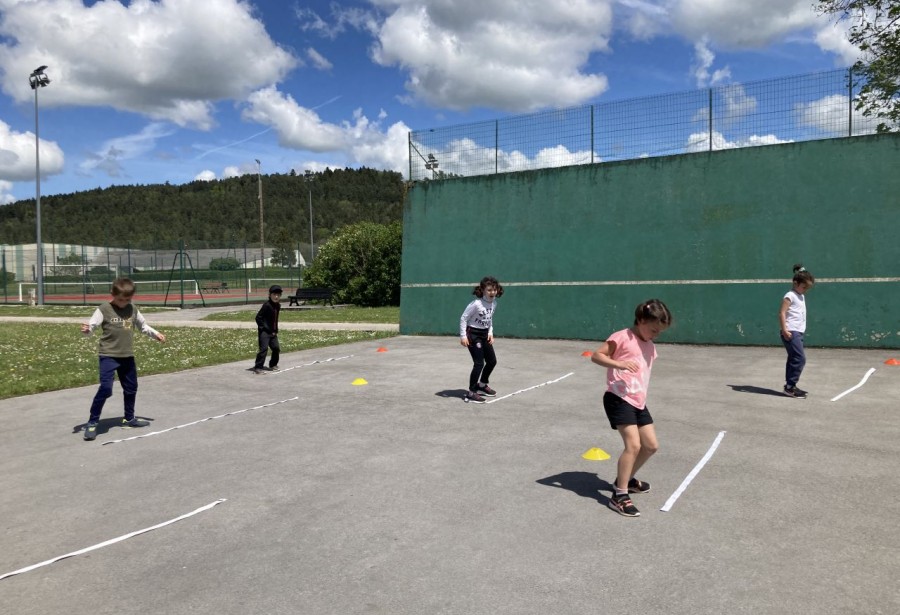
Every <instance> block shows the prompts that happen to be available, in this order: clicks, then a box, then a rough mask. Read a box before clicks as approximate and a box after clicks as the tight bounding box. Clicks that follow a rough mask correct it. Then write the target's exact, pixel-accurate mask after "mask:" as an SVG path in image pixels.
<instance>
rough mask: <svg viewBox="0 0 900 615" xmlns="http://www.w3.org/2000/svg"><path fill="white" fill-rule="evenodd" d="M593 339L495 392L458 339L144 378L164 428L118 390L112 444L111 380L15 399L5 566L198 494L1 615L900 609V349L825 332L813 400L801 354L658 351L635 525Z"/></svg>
mask: <svg viewBox="0 0 900 615" xmlns="http://www.w3.org/2000/svg"><path fill="white" fill-rule="evenodd" d="M159 321H160V319H159V318H158V316H157V315H154V322H159ZM159 324H163V323H161V322H160V323H159ZM596 345H597V343H596V342H584V341H553V340H515V339H503V338H499V339H498V340H497V341H496V350H497V354H498V358H499V366H498V368H497V370H496V371H495V373H494V375H493V376H492V377H491V385H492V386H493V387H494V388H495V389H497V391H498V393H499V394H498V397H497V398H495V400H494V401H492V403H489V404H484V405H476V404H467V403H464V402H463V401H462V399H461V395H462V394H463V392H464V388H465V384H466V382H467V375H468V371H469V369H470V366H471V362H470V359H469V356H468V353H467V352H466V350H465V349H464V348H462V347H461V346H460V345H459V343H458V341H457V340H456V339H455V338H447V337H409V336H398V337H396V338H391V339H387V340H378V341H376V342H361V343H356V344H348V345H344V346H337V347H332V348H321V349H315V350H308V351H303V352H296V353H289V354H285V355H283V356H282V361H281V366H282V367H283V368H285V369H284V370H283V371H281V372H277V373H270V374H264V375H254V374H252V373H251V372H249V371H247V368H248V367H249V365H250V363H251V361H252V357H248V358H247V360H246V361H242V362H240V363H232V364H226V365H220V366H215V367H208V368H202V369H195V370H190V371H184V372H180V373H174V374H166V375H156V376H147V377H142V378H141V379H140V390H139V393H138V415H139V416H142V417H144V418H146V419H148V420H150V421H151V426H150V427H146V428H144V429H140V430H126V429H122V428H120V427H117V426H115V423H116V422H118V421H119V420H120V417H121V403H122V398H121V390H120V389H119V387H118V385H116V387H115V393H114V396H113V397H112V398H111V399H110V400H109V401H108V402H107V406H106V409H105V412H104V422H103V423H102V424H101V429H100V435H99V436H98V438H97V440H95V441H93V442H86V441H84V440H83V439H82V433H81V429H82V426H83V423H84V421H85V420H86V418H87V411H88V407H89V404H90V400H91V398H92V396H93V394H94V390H95V387H93V386H91V387H83V388H78V389H70V390H64V391H56V392H51V393H44V394H39V395H32V396H28V397H21V398H15V399H7V400H3V401H0V419H2V422H0V437H2V440H3V446H2V448H0V491H2V494H3V496H2V498H0V524H2V537H0V576H2V575H3V574H7V573H10V572H14V571H17V570H20V569H22V568H25V567H28V566H32V565H34V564H39V563H42V562H45V561H48V560H52V559H54V558H56V557H59V556H61V555H65V554H69V553H73V552H77V551H79V550H82V549H85V548H89V547H93V546H98V545H102V544H103V543H105V542H107V541H111V540H113V539H116V538H119V537H125V536H128V535H129V534H131V533H133V532H137V531H139V530H143V529H147V528H152V527H155V526H157V525H160V524H163V523H165V522H167V521H171V520H174V519H177V518H179V517H181V516H182V515H186V514H188V513H192V512H194V511H198V512H196V514H194V515H193V516H189V517H187V518H184V519H181V520H179V521H177V522H174V523H171V524H168V525H164V526H162V527H158V528H157V529H152V530H151V531H147V532H145V533H140V534H137V535H133V536H130V537H127V538H124V539H122V540H120V541H118V542H112V543H110V544H107V545H106V546H102V547H100V548H96V549H95V550H92V551H89V552H86V553H83V554H80V555H74V556H72V557H69V558H66V559H62V560H60V561H56V562H54V563H50V564H47V565H44V566H40V567H37V568H34V569H32V570H30V571H27V572H22V573H20V574H16V575H14V576H9V577H7V578H4V579H2V580H0V612H2V613H4V614H5V613H8V614H11V615H13V614H14V615H27V614H41V615H47V614H51V613H60V614H62V613H65V614H67V615H82V614H84V615H88V614H90V615H96V614H101V613H110V614H112V613H115V614H117V615H123V614H129V613H141V614H148V613H160V614H182V613H184V614H187V613H210V614H212V613H217V614H225V615H227V614H250V613H253V614H257V613H266V614H281V613H284V614H295V613H296V614H304V615H313V614H338V613H339V614H347V613H359V614H375V613H378V614H389V615H406V614H409V615H413V614H415V615H424V614H428V615H432V614H436V613H452V614H466V615H470V614H472V615H474V614H491V615H496V614H517V615H518V614H581V613H592V614H593V613H598V612H599V613H667V614H682V613H683V614H704V613H729V614H730V613H753V614H770V613H771V614H782V613H792V614H805V613H809V614H817V615H824V614H831V613H835V614H837V613H840V614H846V613H866V614H873V613H885V614H888V613H890V614H894V613H897V612H900V583H898V581H900V579H898V577H900V530H898V519H900V498H898V496H897V494H898V492H900V489H898V487H900V478H898V467H900V464H898V459H900V417H898V399H900V366H889V365H885V364H884V361H885V360H886V359H889V358H891V357H897V356H898V354H900V351H884V350H832V349H815V348H814V349H809V350H808V363H807V366H806V370H805V372H804V376H803V378H802V380H801V383H800V385H801V386H802V387H803V388H805V389H808V390H809V391H811V393H810V397H809V399H807V400H795V399H789V398H786V397H784V396H782V395H780V394H779V391H780V389H781V385H782V382H783V381H782V379H783V370H784V359H785V355H784V350H783V349H782V348H780V347H771V348H736V347H697V346H675V345H666V344H660V345H659V354H660V358H659V360H658V362H657V363H656V365H655V367H654V373H653V380H652V384H651V390H650V399H649V405H650V409H651V411H652V413H653V416H654V417H655V419H656V428H657V434H658V436H659V440H660V445H661V448H660V450H659V452H658V453H657V454H656V455H655V456H654V457H653V458H651V459H650V461H649V462H648V463H647V465H646V466H645V468H644V470H643V471H642V472H641V473H640V475H639V476H640V478H641V479H643V480H645V481H649V482H650V483H651V484H652V490H651V492H650V493H647V494H642V495H635V496H634V501H635V504H636V505H637V506H638V508H639V509H640V510H641V516H640V517H638V518H625V517H622V516H620V515H618V514H616V513H615V512H613V511H612V510H610V509H609V508H608V507H607V503H608V498H609V495H610V488H611V483H612V481H613V479H614V477H615V460H616V458H617V456H618V454H619V452H620V451H621V439H620V438H619V436H618V434H617V432H615V431H613V430H611V429H610V428H609V425H608V422H607V420H606V418H605V415H604V413H603V410H602V405H601V396H602V393H603V388H604V387H603V381H604V370H603V369H602V368H600V367H598V366H596V365H593V364H592V363H591V362H590V360H589V359H588V358H587V357H584V356H582V353H583V352H584V351H587V350H593V348H594V347H595V346H596ZM379 348H384V349H386V351H381V352H379V351H378V349H379ZM892 352H893V354H892ZM898 358H900V357H898ZM138 364H139V365H140V357H138ZM870 368H875V371H874V372H873V373H871V374H870V376H869V377H868V379H867V380H866V382H865V383H864V384H863V385H862V386H859V387H858V388H857V389H855V390H853V391H851V392H849V393H847V394H846V395H844V396H843V397H841V398H840V399H839V400H837V401H831V399H832V398H834V397H836V396H838V395H840V394H842V393H844V392H846V391H848V390H850V389H851V388H853V387H855V386H857V385H858V384H859V383H860V382H861V381H862V380H863V378H864V376H865V375H866V374H867V372H868V371H869V370H870ZM360 379H364V380H365V381H366V382H367V384H360V383H359V382H360ZM354 381H356V382H357V384H353V383H354ZM539 385H543V386H539ZM512 393H516V394H513V395H510V394H512ZM223 415H224V416H223ZM214 416H217V417H219V418H214V419H211V420H203V419H210V417H214ZM179 426H180V427H179ZM174 427H179V428H178V429H172V428H174ZM722 432H725V433H724V436H723V437H722V439H721V441H720V443H719V445H718V448H716V449H715V451H714V452H712V454H711V456H709V457H708V461H707V463H706V464H705V466H703V467H702V469H700V470H699V471H698V472H697V473H696V474H694V476H693V478H692V480H691V481H690V483H689V484H688V485H687V486H686V488H684V490H683V491H682V492H681V493H680V496H679V497H678V498H677V500H676V501H675V502H674V504H672V506H671V509H670V510H669V511H668V512H663V511H661V510H660V509H661V508H662V507H663V506H664V504H665V503H666V502H667V501H669V500H671V498H672V497H673V495H674V494H675V493H676V492H677V491H678V490H679V487H680V486H681V485H682V484H683V483H684V482H685V481H686V479H687V478H688V477H689V476H690V475H691V474H692V470H694V469H695V468H697V467H698V464H699V463H700V462H701V459H703V458H704V456H705V455H708V454H709V453H710V451H711V449H712V445H713V443H714V442H715V441H716V439H717V437H718V436H719V434H721V433H722ZM133 436H144V437H141V438H137V439H130V440H126V439H125V438H131V437H133ZM591 448H600V449H603V450H604V451H606V452H608V453H610V454H611V455H612V457H611V459H608V460H605V461H592V460H587V459H584V458H583V457H582V454H583V453H584V452H585V451H587V450H588V449H591ZM221 500H224V501H221ZM216 502H219V503H218V504H216V505H214V506H211V507H209V508H206V509H203V510H199V509H202V508H203V507H205V506H208V505H210V504H213V503H216Z"/></svg>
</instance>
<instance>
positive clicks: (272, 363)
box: [253, 331, 281, 369]
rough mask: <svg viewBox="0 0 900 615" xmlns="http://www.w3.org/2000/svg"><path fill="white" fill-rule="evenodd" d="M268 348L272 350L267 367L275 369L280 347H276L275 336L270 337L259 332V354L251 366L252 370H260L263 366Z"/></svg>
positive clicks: (276, 337)
mask: <svg viewBox="0 0 900 615" xmlns="http://www.w3.org/2000/svg"><path fill="white" fill-rule="evenodd" d="M270 348H271V349H272V358H271V359H269V367H277V366H278V357H279V356H281V346H279V345H278V336H277V334H276V335H272V334H270V333H266V332H265V331H260V332H259V352H258V353H257V354H256V363H255V364H254V365H253V367H254V369H260V368H262V367H264V366H265V364H266V355H267V354H268V352H269V349H270Z"/></svg>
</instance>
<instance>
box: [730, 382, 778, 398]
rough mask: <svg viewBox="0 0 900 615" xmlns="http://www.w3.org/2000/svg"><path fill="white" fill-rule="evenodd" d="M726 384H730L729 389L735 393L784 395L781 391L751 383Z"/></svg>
mask: <svg viewBox="0 0 900 615" xmlns="http://www.w3.org/2000/svg"><path fill="white" fill-rule="evenodd" d="M726 386H730V387H731V390H732V391H735V392H737V393H756V394H757V395H775V396H777V397H784V393H782V392H781V391H775V390H773V389H764V388H762V387H756V386H753V385H752V384H729V385H726Z"/></svg>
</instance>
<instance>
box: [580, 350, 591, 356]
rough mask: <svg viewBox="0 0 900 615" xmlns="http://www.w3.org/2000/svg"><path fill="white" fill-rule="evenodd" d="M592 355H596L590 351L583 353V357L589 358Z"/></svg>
mask: <svg viewBox="0 0 900 615" xmlns="http://www.w3.org/2000/svg"><path fill="white" fill-rule="evenodd" d="M592 354H594V353H593V352H591V351H590V350H585V351H584V352H582V353H581V356H583V357H589V356H591V355H592Z"/></svg>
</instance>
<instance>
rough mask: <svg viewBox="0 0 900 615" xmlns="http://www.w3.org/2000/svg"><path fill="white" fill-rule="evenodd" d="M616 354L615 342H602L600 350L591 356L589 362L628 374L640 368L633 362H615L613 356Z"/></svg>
mask: <svg viewBox="0 0 900 615" xmlns="http://www.w3.org/2000/svg"><path fill="white" fill-rule="evenodd" d="M614 354H616V343H615V342H603V343H602V344H601V345H600V348H598V349H597V350H595V351H594V354H592V355H591V361H592V362H593V363H596V364H597V365H602V366H603V367H611V368H613V369H620V370H625V371H629V372H637V371H638V370H639V369H640V368H639V366H638V364H637V363H635V362H634V361H616V360H615V359H613V355H614Z"/></svg>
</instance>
